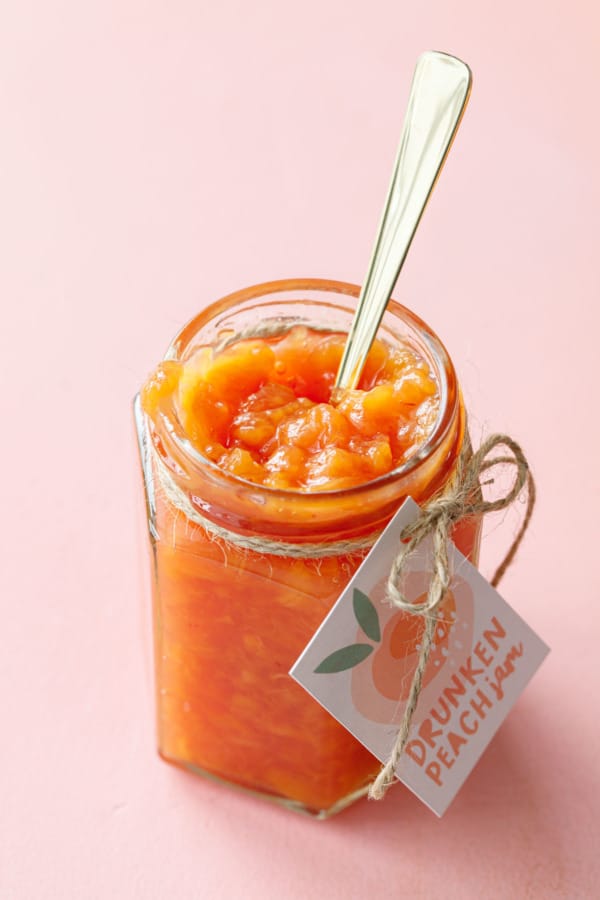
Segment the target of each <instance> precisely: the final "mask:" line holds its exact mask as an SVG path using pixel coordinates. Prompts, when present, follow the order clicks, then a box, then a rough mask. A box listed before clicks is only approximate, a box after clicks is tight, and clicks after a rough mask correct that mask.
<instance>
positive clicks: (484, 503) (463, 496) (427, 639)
mask: <svg viewBox="0 0 600 900" xmlns="http://www.w3.org/2000/svg"><path fill="white" fill-rule="evenodd" d="M499 446H504V447H506V448H507V449H508V450H509V451H510V455H505V456H495V457H491V458H488V457H489V454H490V453H491V452H492V451H493V450H494V449H495V448H496V447H499ZM498 465H511V466H513V467H514V469H515V470H516V477H515V481H514V484H513V486H512V488H511V489H510V491H509V492H508V493H507V494H506V495H505V496H503V497H500V498H498V499H497V500H484V499H483V497H482V495H481V490H480V488H481V482H480V476H481V475H482V474H483V473H484V472H486V471H488V470H489V469H491V468H493V467H494V466H498ZM491 483H493V479H489V480H488V481H485V482H483V484H484V485H486V484H491ZM525 486H527V508H526V511H525V517H524V519H523V523H522V525H521V527H520V529H519V531H518V533H517V535H516V537H515V538H514V540H513V542H512V544H511V545H510V547H509V550H508V553H507V554H506V556H505V557H504V559H503V560H502V562H501V563H500V565H499V566H498V568H497V570H496V572H495V573H494V577H493V578H492V581H491V584H492V585H493V586H494V587H496V586H497V585H498V583H499V582H500V579H501V578H502V576H503V575H504V573H505V572H506V570H507V569H508V567H509V566H510V564H511V563H512V561H513V559H514V557H515V554H516V552H517V550H518V548H519V545H520V543H521V541H522V539H523V536H524V534H525V532H526V531H527V527H528V525H529V521H530V519H531V515H532V512H533V507H534V504H535V483H534V481H533V476H532V475H531V472H530V469H529V465H528V463H527V460H526V459H525V455H524V454H523V451H522V450H521V448H520V447H519V445H518V444H517V443H516V441H513V440H512V438H510V437H508V436H507V435H505V434H495V435H492V436H491V437H489V438H487V440H486V441H484V443H483V444H482V445H481V447H480V448H479V450H477V452H476V453H473V454H471V448H470V446H469V443H468V441H465V444H464V445H463V449H462V451H461V454H460V456H459V459H458V465H457V468H456V472H455V473H454V476H453V478H452V479H451V481H450V483H449V484H448V485H447V486H446V488H445V490H444V491H443V493H441V494H439V495H438V496H437V497H435V498H434V499H433V500H431V502H429V503H428V504H427V505H426V506H425V507H424V508H423V510H422V511H421V514H420V515H419V517H418V518H417V519H416V520H415V521H414V522H412V523H411V524H410V525H408V526H407V527H406V528H405V529H404V530H403V532H402V534H401V538H402V540H403V541H405V542H406V543H404V544H403V546H402V548H401V550H400V552H399V553H398V555H397V556H396V558H395V560H394V562H393V565H392V569H391V572H390V576H389V579H388V585H387V589H388V595H389V598H390V600H391V602H392V604H393V605H394V606H396V607H397V608H398V609H402V610H404V611H405V612H408V613H410V614H411V615H417V616H422V617H423V618H424V619H425V630H424V634H423V637H422V639H421V650H420V653H419V659H418V662H417V667H416V669H415V672H414V675H413V679H412V683H411V686H410V691H409V695H408V700H407V703H406V707H405V709H404V713H403V716H402V721H401V723H400V728H399V730H398V734H397V736H396V739H395V741H394V746H393V747H392V750H391V752H390V756H389V758H388V760H387V762H386V763H385V765H384V766H383V767H382V768H381V770H380V772H379V774H378V775H377V777H376V779H375V780H374V781H373V783H372V784H371V786H370V788H369V797H371V798H372V799H374V800H381V799H382V797H383V796H384V795H385V793H386V791H387V789H388V788H389V787H390V785H391V784H392V783H393V782H394V781H395V771H396V767H397V766H398V762H399V760H400V757H401V756H402V753H403V751H404V748H405V746H406V744H407V742H408V738H409V733H410V728H411V723H412V719H413V715H414V713H415V710H416V708H417V704H418V701H419V696H420V693H421V686H422V682H423V676H424V673H425V670H426V668H427V662H428V660H429V654H430V651H431V646H432V643H433V637H434V635H435V627H436V623H437V618H438V612H439V608H440V604H441V603H442V601H443V600H444V597H445V596H446V593H447V591H448V588H449V586H450V581H451V574H450V571H449V565H448V540H449V535H450V531H451V528H452V526H453V525H454V524H456V523H457V522H458V521H460V520H461V519H464V518H467V517H468V516H478V515H485V513H488V512H496V511H497V510H501V509H506V507H507V506H510V504H511V503H513V502H514V501H515V500H516V499H517V497H518V496H519V494H520V493H521V491H522V490H523V488H524V487H525ZM429 536H431V537H432V539H433V572H432V576H431V581H430V583H429V590H428V593H427V598H426V600H424V601H423V602H422V603H410V602H409V601H408V600H407V599H406V598H405V597H404V596H403V594H402V592H401V591H400V589H399V587H398V584H399V583H400V579H401V576H402V573H403V570H404V567H405V565H406V562H407V560H408V559H409V557H410V556H411V554H412V553H413V552H414V551H415V550H416V548H417V547H418V545H419V544H420V543H421V541H423V540H424V539H425V538H426V537H429Z"/></svg>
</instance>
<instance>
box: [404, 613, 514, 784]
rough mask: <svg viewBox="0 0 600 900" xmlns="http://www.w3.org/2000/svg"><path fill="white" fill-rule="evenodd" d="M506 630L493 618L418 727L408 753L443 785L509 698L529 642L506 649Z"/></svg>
mask: <svg viewBox="0 0 600 900" xmlns="http://www.w3.org/2000/svg"><path fill="white" fill-rule="evenodd" d="M504 638H506V629H505V628H504V627H503V626H502V625H501V624H500V622H499V621H498V619H497V618H496V616H493V617H492V619H491V622H490V627H489V628H487V629H484V631H483V636H482V639H481V640H480V641H478V642H477V643H476V644H475V646H474V647H473V652H472V653H471V655H470V656H468V657H467V660H466V662H465V663H464V665H462V666H460V668H459V669H458V671H457V672H456V673H455V674H454V675H453V676H452V679H451V680H450V683H449V685H448V686H447V687H446V688H445V689H444V690H443V691H442V693H441V695H440V696H439V697H438V700H437V701H436V704H435V706H434V707H433V708H432V709H430V711H429V714H428V715H427V716H426V718H425V719H424V720H423V721H422V722H421V724H420V725H419V727H418V729H417V734H418V737H415V738H413V739H412V740H411V741H409V742H408V744H407V745H406V747H405V750H404V752H405V753H406V755H407V756H409V757H410V758H411V759H412V760H413V762H415V763H417V765H418V766H421V767H422V768H423V769H424V771H425V774H426V775H427V776H428V777H429V778H430V779H431V780H432V781H433V782H434V783H435V784H437V785H438V786H439V787H442V786H443V779H442V776H443V774H444V770H448V769H451V768H452V766H453V765H454V763H455V762H456V760H457V759H458V757H459V756H460V753H461V751H462V750H463V749H464V747H465V745H467V744H468V743H469V740H470V738H471V737H472V736H473V735H474V734H477V732H478V730H479V726H480V723H481V722H482V721H484V720H485V719H486V717H487V714H488V713H489V711H490V710H491V709H492V708H493V707H494V705H495V704H496V703H499V702H500V701H501V700H502V699H503V698H504V682H505V681H506V679H507V678H509V677H510V676H511V675H512V674H513V672H514V671H515V666H516V663H517V661H518V660H519V658H520V657H521V656H522V655H523V644H522V643H520V644H516V645H513V646H512V647H511V648H510V649H509V650H508V652H505V651H504V649H501V642H502V641H503V640H504Z"/></svg>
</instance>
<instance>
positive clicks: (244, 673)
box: [137, 281, 480, 817]
mask: <svg viewBox="0 0 600 900" xmlns="http://www.w3.org/2000/svg"><path fill="white" fill-rule="evenodd" d="M357 292H358V289H357V288H354V287H353V286H350V285H340V284H338V283H335V284H334V283H331V282H317V281H305V282H304V281H303V282H287V283H279V284H277V285H265V286H262V287H257V288H253V289H249V291H247V292H240V294H239V295H235V296H234V297H232V298H227V299H226V301H221V303H218V304H215V305H214V307H213V308H211V309H209V310H207V311H206V312H205V313H203V314H202V315H201V316H200V317H198V318H197V320H194V322H192V323H190V325H189V326H187V327H186V329H184V330H183V331H182V332H181V334H180V335H179V336H178V338H177V339H176V341H175V342H174V343H173V345H172V346H171V348H170V350H169V353H168V354H167V356H168V357H169V358H184V357H185V354H186V352H188V350H189V348H190V347H192V346H195V345H197V343H198V342H199V341H200V342H203V341H209V342H210V341H214V340H216V336H217V335H221V334H222V333H224V332H225V333H228V332H229V331H236V329H237V330H242V329H243V325H244V317H245V316H246V317H247V315H248V314H250V316H251V318H254V319H256V316H257V315H258V316H259V317H260V318H266V317H270V318H272V317H273V315H274V314H275V315H276V316H279V317H280V318H282V319H285V318H286V317H285V316H284V315H282V312H281V310H282V309H283V308H284V306H285V303H288V302H289V303H290V304H291V305H293V307H294V309H295V310H298V309H300V312H301V317H302V318H303V320H305V321H307V322H310V323H314V322H315V317H316V318H317V319H319V318H320V319H321V321H322V320H323V317H325V319H327V321H331V326H332V327H333V326H334V325H335V327H345V324H346V320H347V319H348V317H349V316H351V314H352V306H353V301H354V298H355V296H356V294H357ZM315 298H316V299H315ZM340 298H341V301H343V303H342V305H343V306H344V309H345V312H344V313H343V315H341V314H340V313H339V307H340ZM323 299H324V300H325V302H324V303H323V302H321V301H323ZM282 304H283V305H282ZM316 307H318V309H317V308H316ZM325 307H326V308H325ZM336 308H337V311H336ZM399 310H400V311H401V312H399ZM404 313H405V311H402V310H401V308H400V307H397V308H395V309H393V310H392V311H391V314H390V323H391V324H389V325H388V330H389V331H390V333H392V332H394V329H395V328H396V324H397V323H396V322H395V317H396V318H398V317H400V318H402V316H403V315H404ZM344 317H345V318H344ZM340 318H342V319H344V324H341V323H340ZM333 320H335V321H333ZM414 322H416V323H417V326H416V331H417V332H419V330H421V331H422V329H420V326H421V325H423V323H419V322H418V320H415V319H414V317H413V320H411V322H410V323H409V324H410V326H411V328H413V330H414ZM423 327H424V328H425V329H426V326H423ZM401 338H402V339H403V340H405V339H406V335H405V334H402V336H401ZM415 340H416V338H415V335H414V334H413V335H412V336H411V341H413V342H414V341H415ZM425 343H426V344H427V341H425ZM420 349H421V352H423V348H420ZM430 349H431V348H430ZM434 350H435V347H434ZM442 350H443V348H442ZM436 352H437V351H436ZM434 356H435V353H434ZM438 356H439V354H438ZM442 356H443V354H442ZM434 362H435V360H434ZM439 362H440V361H439V359H437V362H435V364H436V365H439ZM442 364H443V366H446V368H447V367H448V361H447V359H445V358H443V359H442ZM449 365H450V370H449V375H450V382H451V383H448V371H446V372H445V373H441V374H440V372H438V373H436V375H437V377H438V379H439V378H441V379H442V381H444V379H446V380H445V381H444V385H443V391H442V394H444V392H445V397H443V399H444V401H445V403H446V405H450V406H451V407H452V408H451V409H450V410H449V411H447V414H446V413H444V414H443V415H442V416H441V418H442V419H444V415H445V421H444V422H443V423H442V424H443V426H444V427H443V428H441V429H438V432H439V433H438V434H437V435H436V440H435V441H433V443H432V447H431V448H430V452H427V453H424V454H423V458H422V459H421V460H420V461H418V463H416V464H415V465H412V466H408V467H406V470H405V471H403V472H401V473H399V474H398V475H394V476H393V477H389V478H387V479H383V480H381V479H379V480H378V482H381V483H377V484H376V483H375V482H374V483H373V484H372V485H366V486H364V487H363V488H361V490H356V489H351V490H348V491H344V492H332V493H324V494H320V495H314V496H312V497H311V496H310V495H309V496H307V495H299V494H295V495H294V494H293V492H278V491H272V492H266V493H265V492H263V491H261V490H260V488H259V487H257V486H256V485H248V484H247V483H244V484H242V483H240V482H239V481H237V480H236V479H227V478H225V477H223V476H222V473H218V472H215V471H214V467H212V468H211V467H210V466H204V465H203V463H202V461H200V460H198V459H196V458H193V459H190V458H189V453H188V452H187V450H186V447H185V441H183V442H182V441H179V442H178V441H177V439H176V437H175V439H174V438H173V428H172V427H168V426H169V425H171V426H172V423H169V422H168V421H167V419H168V416H166V417H165V418H163V419H162V420H161V419H160V417H159V418H158V419H156V420H154V421H149V420H148V417H146V416H144V415H143V414H142V413H141V411H140V410H139V409H138V416H137V424H138V434H139V437H140V446H141V449H142V459H143V469H144V476H145V484H146V493H147V499H148V513H149V526H150V535H151V544H152V552H153V557H154V559H153V571H154V579H153V591H154V634H155V669H156V699H157V720H158V743H159V752H160V754H161V755H162V756H163V757H164V758H165V759H166V760H168V761H169V762H172V763H175V764H177V765H180V766H183V767H185V768H187V769H190V770H192V771H194V772H197V773H199V774H204V775H208V776H211V777H214V778H217V779H221V780H223V781H226V782H229V783H231V784H234V785H237V786H239V787H242V788H245V789H248V790H250V791H253V792H257V793H260V794H262V795H265V796H268V797H271V798H273V799H275V800H278V801H279V802H282V803H285V804H286V805H288V806H290V807H292V808H295V809H298V810H302V811H305V812H307V813H310V814H312V815H315V816H319V817H323V816H326V815H329V814H331V813H333V812H335V811H337V810H338V809H341V808H342V807H343V806H345V805H347V804H348V803H349V802H351V801H352V800H353V799H355V798H357V797H359V796H361V795H362V794H364V793H365V791H366V788H367V786H368V784H369V782H370V781H371V780H372V779H373V777H374V776H375V775H376V773H377V771H378V769H379V766H380V764H379V762H378V761H377V760H376V759H375V758H374V757H373V756H372V755H371V754H370V753H369V752H368V751H367V750H366V749H365V748H364V747H363V746H362V745H361V744H360V743H359V742H358V741H357V740H356V739H355V738H354V737H352V735H351V734H350V733H349V732H348V731H346V729H345V728H344V727H343V726H342V725H340V724H339V723H338V722H337V721H336V720H335V719H334V718H333V717H332V716H331V715H330V714H329V713H328V712H326V711H325V710H324V709H323V708H322V707H321V706H320V705H319V704H318V703H317V702H316V701H315V700H314V699H313V698H312V697H311V696H310V695H309V694H308V693H307V692H306V691H305V690H304V689H303V688H302V687H300V686H299V685H298V684H297V683H296V682H295V681H294V680H293V679H292V678H291V677H290V676H289V674H288V673H289V670H290V668H291V667H292V665H293V664H294V662H295V661H296V659H297V658H298V656H299V655H300V654H301V652H302V651H303V650H304V648H305V646H306V645H307V643H308V642H309V641H310V639H311V638H312V636H313V635H314V633H315V631H316V630H317V629H318V627H319V626H320V624H321V623H322V621H323V619H324V618H325V617H326V615H327V614H328V612H329V610H330V609H331V607H332V606H333V604H334V603H335V602H336V600H337V598H338V597H339V595H340V593H341V592H342V590H343V589H344V588H345V586H346V585H347V584H348V582H349V580H350V579H351V578H352V576H353V574H354V573H355V572H356V570H357V568H358V567H359V565H360V564H361V562H362V561H363V559H364V558H365V555H366V553H367V552H368V550H367V546H368V544H369V543H370V542H372V541H373V540H374V539H375V537H376V535H377V534H378V532H379V531H380V530H381V529H382V527H384V526H385V524H386V523H387V521H389V519H390V517H391V515H393V513H394V512H395V511H396V510H397V509H398V507H399V506H400V505H401V503H402V501H403V500H404V499H405V497H406V496H407V495H408V494H410V495H412V496H413V498H414V499H415V500H417V502H424V501H426V500H427V498H428V497H429V496H431V495H432V494H433V493H434V492H435V491H436V490H438V489H439V488H440V487H441V486H443V484H444V483H445V481H446V480H447V478H449V477H450V476H451V474H452V472H453V470H454V465H455V463H456V459H457V457H458V454H459V452H460V449H461V447H462V444H463V441H464V440H465V426H464V413H463V410H462V405H461V402H460V395H459V392H458V390H457V388H456V385H455V384H454V383H453V382H452V379H453V377H454V375H453V370H452V369H451V364H449ZM479 533H480V521H479V520H478V519H471V520H467V521H465V522H462V523H460V525H459V526H458V527H457V529H456V531H455V533H454V540H455V542H456V544H457V546H458V547H459V549H460V550H461V552H463V553H464V554H465V555H466V556H467V557H469V558H470V559H471V561H472V562H476V558H477V551H478V544H479ZM309 548H310V552H309ZM315 548H317V549H315ZM320 548H322V550H321V549H320ZM382 574H384V573H382Z"/></svg>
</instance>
